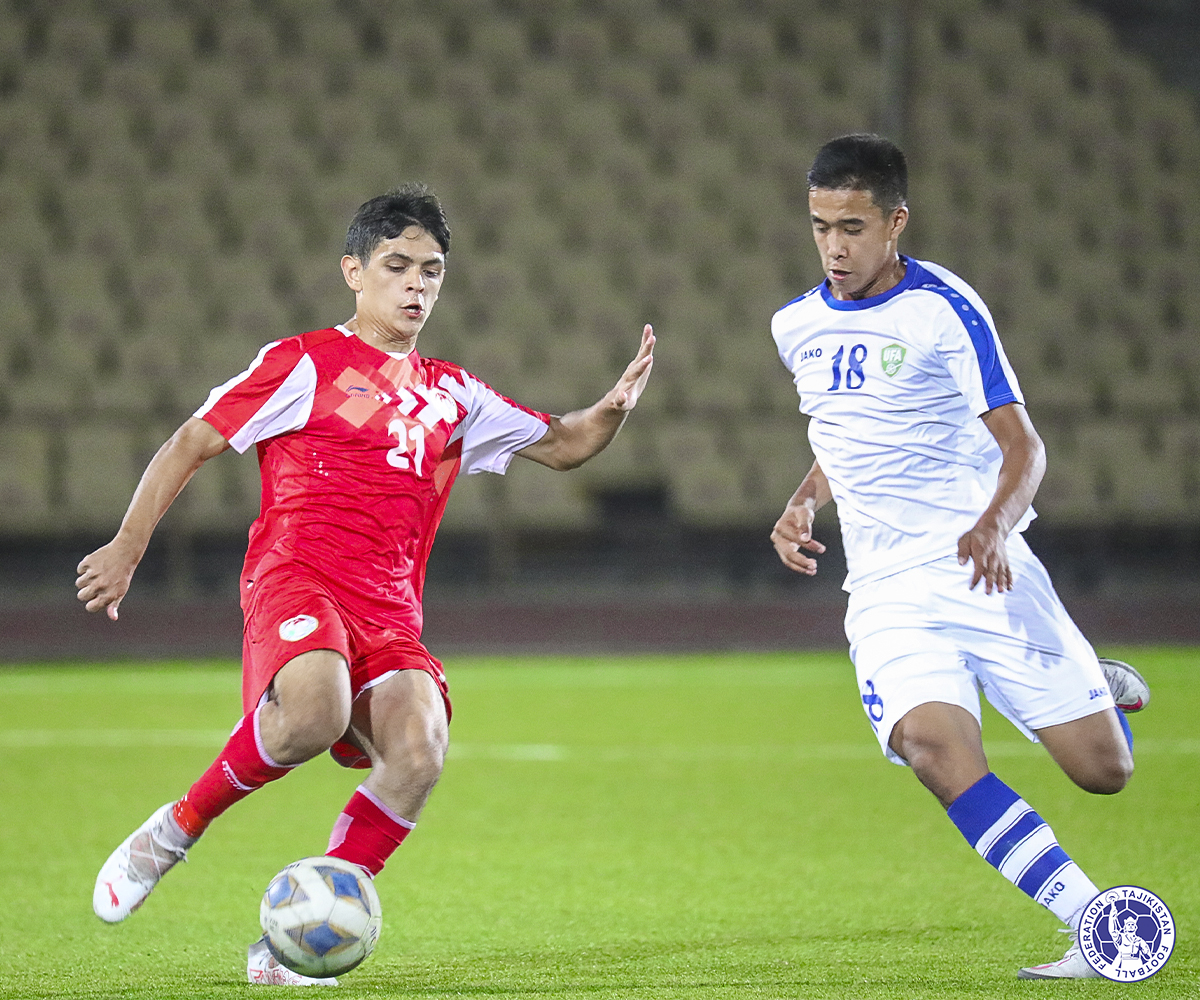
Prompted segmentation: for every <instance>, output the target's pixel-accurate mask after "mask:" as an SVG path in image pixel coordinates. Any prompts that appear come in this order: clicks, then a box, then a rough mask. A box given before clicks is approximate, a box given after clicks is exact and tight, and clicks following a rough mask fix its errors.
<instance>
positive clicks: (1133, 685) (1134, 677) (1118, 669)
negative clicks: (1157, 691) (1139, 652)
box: [1100, 657, 1150, 713]
mask: <svg viewBox="0 0 1200 1000" xmlns="http://www.w3.org/2000/svg"><path fill="white" fill-rule="evenodd" d="M1100 669H1101V670H1103V671H1104V679H1105V680H1106V681H1108V689H1109V690H1110V691H1112V696H1113V701H1115V702H1116V703H1117V708H1119V709H1120V710H1121V711H1122V712H1126V713H1129V712H1140V711H1141V710H1142V709H1143V708H1145V707H1146V706H1147V705H1149V704H1150V685H1149V684H1147V683H1146V678H1145V677H1143V676H1142V675H1141V674H1139V673H1138V672H1137V671H1136V670H1134V669H1133V667H1131V666H1130V665H1129V664H1128V663H1122V662H1121V661H1120V660H1106V659H1105V658H1104V657H1101V658H1100Z"/></svg>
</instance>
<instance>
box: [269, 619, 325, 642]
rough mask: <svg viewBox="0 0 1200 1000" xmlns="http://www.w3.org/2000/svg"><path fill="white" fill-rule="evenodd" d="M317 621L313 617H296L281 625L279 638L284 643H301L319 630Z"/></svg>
mask: <svg viewBox="0 0 1200 1000" xmlns="http://www.w3.org/2000/svg"><path fill="white" fill-rule="evenodd" d="M317 624H318V622H317V620H316V619H315V618H314V617H313V616H312V615H296V617H295V618H289V619H288V620H287V621H285V622H280V624H279V638H280V639H282V640H283V641H284V642H299V641H300V640H301V639H303V638H304V637H305V636H309V635H312V634H313V632H315V631H316V628H317Z"/></svg>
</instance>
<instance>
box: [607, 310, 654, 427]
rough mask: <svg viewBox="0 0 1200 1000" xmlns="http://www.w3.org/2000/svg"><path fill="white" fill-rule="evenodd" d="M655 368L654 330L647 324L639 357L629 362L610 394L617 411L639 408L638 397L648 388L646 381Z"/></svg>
mask: <svg viewBox="0 0 1200 1000" xmlns="http://www.w3.org/2000/svg"><path fill="white" fill-rule="evenodd" d="M653 366H654V328H653V327H652V326H651V325H650V324H649V323H647V324H646V326H645V328H644V329H643V330H642V344H641V347H639V348H638V352H637V357H635V358H634V359H633V360H632V361H631V362H629V367H628V368H626V369H625V373H624V374H623V375H622V376H621V377H620V378H619V379H618V380H617V384H616V385H615V386H613V390H612V392H611V393H609V397H610V400H611V402H612V405H613V406H614V407H615V408H616V409H618V410H623V411H629V410H632V409H633V408H634V407H635V406H637V401H638V397H639V396H641V394H642V390H643V389H645V388H646V381H647V379H649V378H650V369H651V368H652V367H653Z"/></svg>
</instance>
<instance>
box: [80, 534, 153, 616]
mask: <svg viewBox="0 0 1200 1000" xmlns="http://www.w3.org/2000/svg"><path fill="white" fill-rule="evenodd" d="M137 564H138V559H137V558H135V557H132V556H131V555H130V554H129V553H128V552H127V551H125V549H124V548H123V547H122V546H121V545H119V544H118V542H117V541H116V539H114V540H113V541H111V542H109V543H108V544H107V545H102V546H101V547H100V548H98V549H97V550H96V551H95V552H93V553H91V555H86V556H84V557H83V559H82V561H81V562H80V563H79V567H78V572H79V577H78V578H77V579H76V580H75V587H76V589H77V590H78V593H77V595H76V596H77V597H78V598H79V599H80V600H81V601H83V602H84V605H85V606H86V607H87V609H88V611H99V610H100V609H101V608H104V609H105V610H106V611H107V613H108V617H109V618H111V619H112V620H113V621H116V620H117V608H118V607H119V606H120V604H121V599H122V598H123V597H124V596H125V594H126V593H127V592H128V590H129V582H130V581H131V580H132V579H133V571H134V570H135V569H137Z"/></svg>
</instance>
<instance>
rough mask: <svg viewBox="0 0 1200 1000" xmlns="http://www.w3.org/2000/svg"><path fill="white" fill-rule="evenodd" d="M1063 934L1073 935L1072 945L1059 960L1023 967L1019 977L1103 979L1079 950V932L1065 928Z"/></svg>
mask: <svg viewBox="0 0 1200 1000" xmlns="http://www.w3.org/2000/svg"><path fill="white" fill-rule="evenodd" d="M1060 933H1062V934H1070V935H1071V947H1070V948H1068V949H1067V953H1066V954H1065V955H1063V957H1062V958H1060V959H1059V960H1058V961H1057V962H1047V963H1046V964H1045V965H1034V966H1031V967H1029V968H1028V969H1021V971H1020V972H1018V973H1017V978H1018V979H1103V978H1104V977H1103V976H1101V975H1100V973H1098V972H1097V971H1096V970H1095V969H1093V968H1092V967H1091V966H1090V965H1088V964H1087V959H1086V958H1084V957H1083V952H1082V951H1080V950H1079V934H1078V933H1077V932H1076V931H1069V930H1066V929H1065V928H1064V929H1063V930H1062V931H1060Z"/></svg>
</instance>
